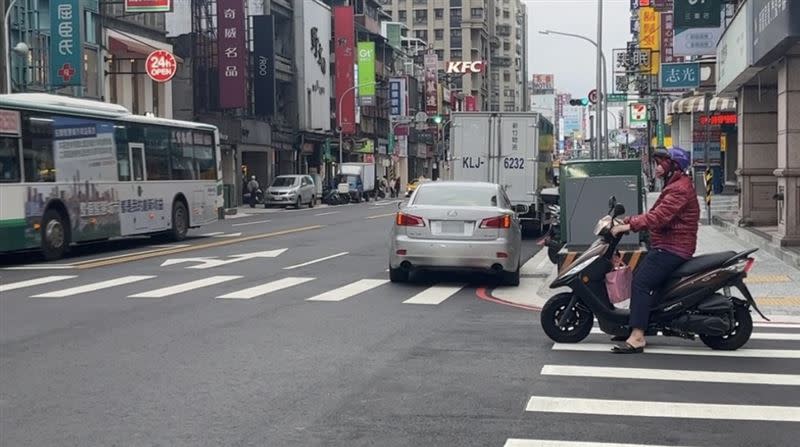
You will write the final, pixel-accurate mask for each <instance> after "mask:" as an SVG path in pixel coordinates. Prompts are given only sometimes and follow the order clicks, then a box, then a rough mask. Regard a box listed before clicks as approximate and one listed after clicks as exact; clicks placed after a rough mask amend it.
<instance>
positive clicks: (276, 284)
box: [0, 275, 467, 305]
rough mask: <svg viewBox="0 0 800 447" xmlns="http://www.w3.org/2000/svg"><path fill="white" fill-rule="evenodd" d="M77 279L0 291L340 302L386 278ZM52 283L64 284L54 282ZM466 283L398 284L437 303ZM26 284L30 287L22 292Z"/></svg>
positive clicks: (415, 298) (420, 299) (2, 286)
mask: <svg viewBox="0 0 800 447" xmlns="http://www.w3.org/2000/svg"><path fill="white" fill-rule="evenodd" d="M81 280H82V278H81V277H80V276H79V275H50V276H43V277H39V278H33V279H25V280H21V281H16V282H10V283H0V292H3V298H7V297H9V296H11V295H10V294H9V292H12V291H13V292H14V296H23V297H30V298H69V297H76V296H80V295H85V294H90V293H92V292H97V291H104V292H111V291H113V289H114V288H120V290H121V291H122V292H121V293H119V295H120V296H121V297H125V298H149V299H164V298H169V297H173V296H177V295H180V294H185V293H189V292H191V294H192V296H194V297H199V298H203V297H206V298H209V299H218V300H252V299H255V298H260V297H263V296H265V295H269V294H272V293H275V292H278V291H282V290H286V289H290V288H293V287H298V286H301V285H306V284H310V285H315V284H319V285H318V286H317V287H318V290H317V291H316V292H315V293H313V294H310V296H307V297H303V299H304V300H305V301H309V302H315V301H316V302H341V301H344V300H347V299H350V298H353V297H356V296H358V295H362V294H366V293H368V292H370V291H373V290H375V289H378V288H380V287H384V286H386V285H387V284H389V280H388V279H385V278H361V279H354V280H350V281H349V282H348V281H343V282H342V283H341V284H337V285H335V286H334V287H330V286H329V285H328V284H329V280H328V281H325V282H324V284H323V283H322V282H321V281H319V280H318V278H315V277H296V276H287V277H283V278H278V279H270V280H265V281H263V282H257V283H256V284H253V281H252V278H250V279H249V280H248V279H246V278H245V277H244V276H242V275H214V276H208V277H203V278H200V279H191V280H180V281H175V282H170V281H162V280H161V279H160V278H159V276H158V275H126V276H120V277H116V278H112V279H104V280H99V281H97V280H96V281H89V282H82V281H81ZM56 283H57V284H58V285H63V287H58V286H57V285H56ZM76 283H77V284H76ZM245 283H246V284H245ZM153 284H158V286H157V287H156V286H153ZM215 286H224V290H220V288H219V287H216V288H215ZM466 287H467V285H466V284H433V285H423V286H421V287H413V286H412V287H403V289H401V290H404V291H405V290H407V291H409V295H412V296H410V297H408V298H407V299H405V301H402V302H403V303H404V304H421V305H439V304H442V303H443V302H445V301H446V300H447V299H449V298H451V297H453V296H455V295H456V294H457V293H459V292H460V291H462V290H464V289H465V288H466ZM312 288H313V287H312ZM420 289H421V290H420ZM28 290H30V291H32V292H28V293H26V291H28Z"/></svg>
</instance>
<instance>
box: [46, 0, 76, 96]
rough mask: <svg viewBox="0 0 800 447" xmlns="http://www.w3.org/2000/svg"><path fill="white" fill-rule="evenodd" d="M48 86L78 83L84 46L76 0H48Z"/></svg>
mask: <svg viewBox="0 0 800 447" xmlns="http://www.w3.org/2000/svg"><path fill="white" fill-rule="evenodd" d="M50 29H51V30H53V33H52V36H51V38H50V85H51V86H53V87H56V88H58V87H65V86H70V85H81V76H82V74H83V51H82V48H83V46H82V45H81V36H82V35H83V34H82V33H81V7H80V1H79V0H50Z"/></svg>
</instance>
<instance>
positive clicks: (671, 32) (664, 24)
mask: <svg viewBox="0 0 800 447" xmlns="http://www.w3.org/2000/svg"><path fill="white" fill-rule="evenodd" d="M673 37H675V26H674V23H673V14H672V13H671V12H662V13H661V63H662V64H669V63H672V62H675V56H674V55H673V51H672V39H673Z"/></svg>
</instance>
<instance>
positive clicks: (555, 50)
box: [523, 0, 630, 97]
mask: <svg viewBox="0 0 800 447" xmlns="http://www.w3.org/2000/svg"><path fill="white" fill-rule="evenodd" d="M523 1H524V2H525V3H526V4H527V6H528V73H529V75H532V74H533V73H552V74H554V75H555V84H556V89H558V90H560V91H562V92H567V93H572V94H573V96H578V97H584V96H586V94H587V93H588V92H589V90H591V89H593V88H594V87H595V84H596V77H595V54H596V53H595V49H594V46H592V45H591V44H589V43H588V42H585V41H583V40H580V39H575V38H572V37H563V36H553V35H549V36H545V35H542V34H539V31H542V30H545V29H550V30H553V31H563V32H567V33H573V34H582V35H584V36H586V37H588V38H590V39H592V40H596V38H597V0H523ZM629 7H630V1H629V0H604V1H603V50H604V51H605V54H606V65H608V70H609V72H610V71H612V70H613V60H612V59H613V56H612V51H611V50H612V49H613V48H624V47H625V42H627V41H628V40H629V39H630V32H629V28H630V23H629V22H630V11H629V9H628V8H629ZM608 89H609V91H613V90H614V77H613V75H611V74H610V73H609V76H608Z"/></svg>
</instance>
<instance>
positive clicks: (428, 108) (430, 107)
mask: <svg viewBox="0 0 800 447" xmlns="http://www.w3.org/2000/svg"><path fill="white" fill-rule="evenodd" d="M424 62H425V112H426V113H427V114H428V115H434V114H436V112H437V109H438V107H437V106H438V102H437V99H438V95H437V93H438V89H437V88H436V85H437V82H436V74H437V71H438V66H439V57H438V56H436V53H433V52H430V53H425V61H424Z"/></svg>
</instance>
